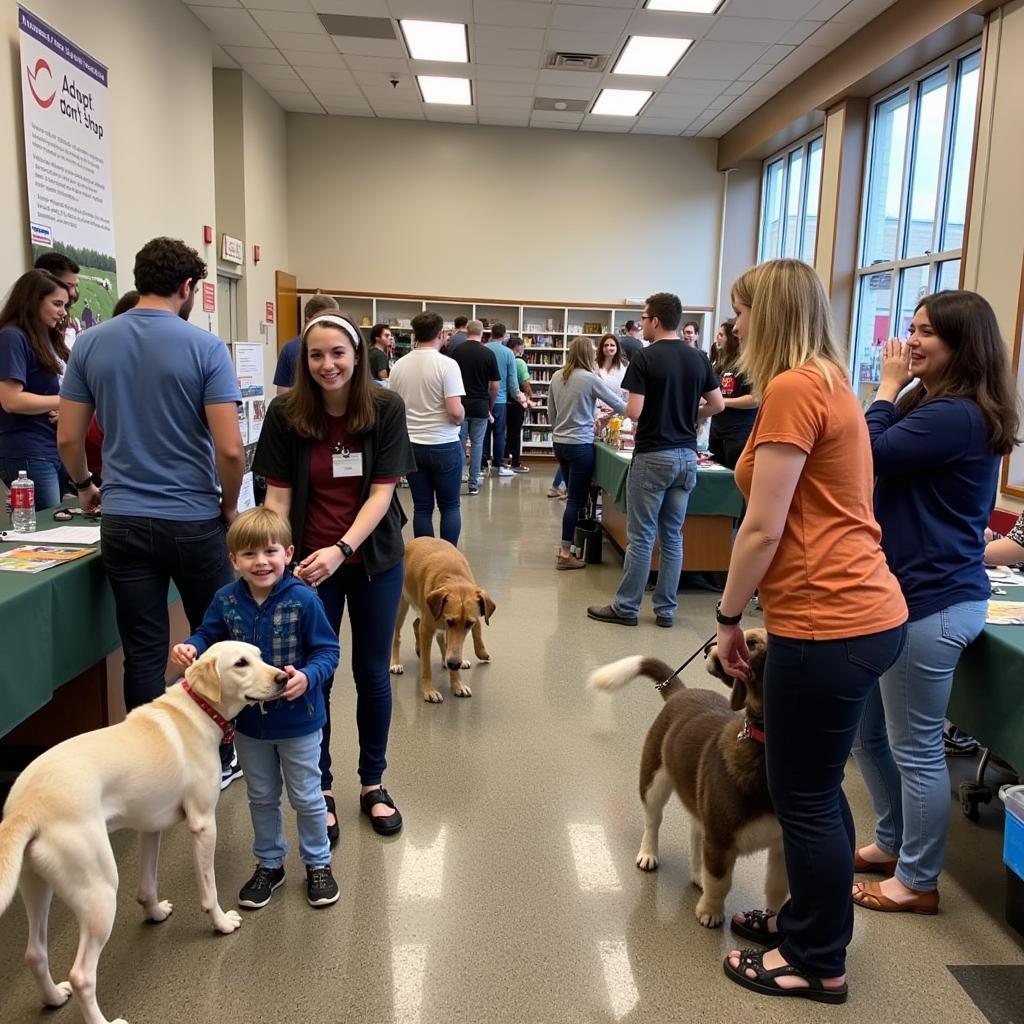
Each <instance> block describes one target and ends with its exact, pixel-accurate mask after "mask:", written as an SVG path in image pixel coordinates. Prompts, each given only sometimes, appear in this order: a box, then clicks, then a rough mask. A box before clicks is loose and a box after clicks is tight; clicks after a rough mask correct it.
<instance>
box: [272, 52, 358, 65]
mask: <svg viewBox="0 0 1024 1024" xmlns="http://www.w3.org/2000/svg"><path fill="white" fill-rule="evenodd" d="M283 52H284V55H285V57H287V58H288V63H289V64H292V65H294V66H295V67H297V68H343V67H344V66H345V62H344V61H343V60H342V57H341V54H340V53H305V52H303V51H302V50H284V51H283Z"/></svg>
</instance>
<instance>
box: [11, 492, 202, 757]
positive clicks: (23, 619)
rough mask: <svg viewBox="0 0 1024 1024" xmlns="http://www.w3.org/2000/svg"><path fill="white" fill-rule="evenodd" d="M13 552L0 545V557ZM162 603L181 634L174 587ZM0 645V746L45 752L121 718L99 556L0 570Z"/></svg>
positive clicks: (47, 521)
mask: <svg viewBox="0 0 1024 1024" xmlns="http://www.w3.org/2000/svg"><path fill="white" fill-rule="evenodd" d="M64 525H68V524H66V523H58V522H55V521H54V519H53V513H52V512H50V511H48V512H42V513H40V514H39V516H38V521H37V527H38V529H39V530H47V529H51V528H52V527H55V526H64ZM39 543H44V541H40V542H39ZM20 546H22V545H21V544H13V543H0V551H9V550H11V549H12V548H16V547H20ZM97 546H98V545H97ZM169 604H170V605H172V606H175V607H173V608H172V628H175V629H177V631H178V632H179V633H181V635H185V633H183V632H181V631H182V628H184V630H185V631H186V632H187V629H188V626H187V623H184V617H183V615H182V614H181V602H180V600H179V598H178V594H177V591H175V590H174V588H173V587H171V591H170V595H169ZM172 635H173V634H172ZM0 644H2V647H0V649H2V651H3V657H2V658H0V737H3V740H2V741H0V744H2V745H3V746H4V747H6V748H7V749H8V750H10V749H11V748H14V747H25V748H32V747H36V748H38V747H42V746H50V745H52V744H54V743H57V742H60V740H63V739H66V738H67V737H68V736H71V735H74V734H76V733H79V732H85V731H87V730H89V729H97V728H100V727H101V726H104V725H109V724H111V722H115V721H119V720H120V719H121V718H122V717H123V716H124V698H123V694H122V685H123V680H122V657H121V653H120V638H119V637H118V632H117V620H116V616H115V609H114V596H113V594H112V593H111V590H110V587H109V585H108V584H107V580H106V575H105V574H104V572H103V564H102V562H101V560H100V556H99V553H98V552H95V553H93V554H90V555H86V556H85V557H84V558H78V559H76V560H75V561H73V562H68V563H67V564H66V565H60V566H57V567H55V568H53V569H45V570H43V571H42V572H38V573H32V574H28V573H24V574H23V573H13V572H0Z"/></svg>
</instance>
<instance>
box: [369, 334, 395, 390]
mask: <svg viewBox="0 0 1024 1024" xmlns="http://www.w3.org/2000/svg"><path fill="white" fill-rule="evenodd" d="M393 343H394V336H393V335H392V333H391V328H390V327H388V325H387V324H376V325H375V326H374V328H373V330H372V331H370V376H371V377H372V378H373V380H374V382H375V383H377V384H380V385H381V386H384V383H385V381H386V380H387V379H388V376H389V373H390V370H389V365H390V361H389V359H388V347H389V346H390V345H391V344H393Z"/></svg>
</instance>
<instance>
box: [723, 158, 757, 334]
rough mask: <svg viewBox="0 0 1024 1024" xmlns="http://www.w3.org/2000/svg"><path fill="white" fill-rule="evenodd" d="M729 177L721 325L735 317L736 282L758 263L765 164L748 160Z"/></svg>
mask: <svg viewBox="0 0 1024 1024" xmlns="http://www.w3.org/2000/svg"><path fill="white" fill-rule="evenodd" d="M726 174H727V185H726V188H725V210H724V214H723V217H722V252H721V267H722V272H721V280H720V282H719V289H718V296H717V299H718V306H717V311H716V314H715V316H716V320H717V321H718V322H719V323H720V322H721V321H722V320H727V319H728V318H729V317H731V316H732V315H733V309H732V297H731V296H732V285H733V282H734V281H735V280H736V278H738V277H739V276H740V274H742V273H743V271H744V270H746V269H747V268H748V267H751V266H753V265H754V264H755V263H756V262H757V226H758V217H759V216H760V211H761V161H760V160H744V161H742V162H741V163H739V164H737V165H736V166H735V167H733V168H731V169H730V170H729V171H727V172H726ZM716 327H717V324H716Z"/></svg>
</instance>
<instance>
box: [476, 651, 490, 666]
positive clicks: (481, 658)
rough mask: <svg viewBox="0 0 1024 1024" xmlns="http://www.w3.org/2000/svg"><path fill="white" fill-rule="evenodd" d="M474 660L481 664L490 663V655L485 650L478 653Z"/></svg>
mask: <svg viewBox="0 0 1024 1024" xmlns="http://www.w3.org/2000/svg"><path fill="white" fill-rule="evenodd" d="M476 660H477V661H479V662H480V663H481V664H483V665H489V664H490V663H491V656H490V655H489V654H488V653H487V652H486V651H485V652H484V653H483V654H478V655H477V656H476Z"/></svg>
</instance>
